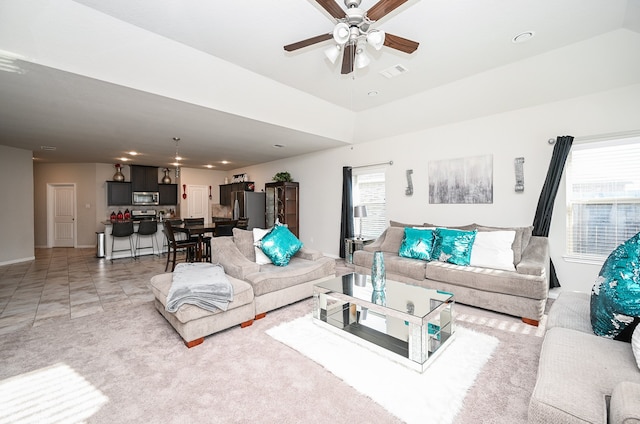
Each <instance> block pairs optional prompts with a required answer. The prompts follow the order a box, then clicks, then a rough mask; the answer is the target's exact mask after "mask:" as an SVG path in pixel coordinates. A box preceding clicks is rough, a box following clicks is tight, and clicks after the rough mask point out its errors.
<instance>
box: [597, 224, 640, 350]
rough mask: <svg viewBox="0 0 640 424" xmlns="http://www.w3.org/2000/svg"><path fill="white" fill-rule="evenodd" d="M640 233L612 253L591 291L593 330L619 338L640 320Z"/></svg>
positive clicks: (601, 334) (598, 333)
mask: <svg viewBox="0 0 640 424" xmlns="http://www.w3.org/2000/svg"><path fill="white" fill-rule="evenodd" d="M639 261H640V233H638V234H636V235H635V236H633V237H631V238H630V239H629V240H627V241H625V242H624V243H622V244H621V245H620V246H618V247H616V249H615V250H614V251H613V252H611V254H610V255H609V257H608V258H607V260H606V261H605V262H604V264H603V265H602V268H601V269H600V273H599V274H598V278H597V280H596V283H595V284H594V286H593V288H592V289H591V327H592V328H593V332H594V333H596V334H597V335H599V336H603V337H608V338H616V337H618V336H619V335H620V334H621V333H622V332H623V330H625V328H626V327H627V326H629V325H630V324H631V323H632V322H633V321H634V317H638V316H640V263H639Z"/></svg>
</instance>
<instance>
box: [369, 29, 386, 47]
mask: <svg viewBox="0 0 640 424" xmlns="http://www.w3.org/2000/svg"><path fill="white" fill-rule="evenodd" d="M384 37H385V34H384V31H380V30H374V31H371V32H369V34H367V43H369V45H370V46H371V47H373V48H374V49H376V50H380V49H381V48H382V46H383V45H384Z"/></svg>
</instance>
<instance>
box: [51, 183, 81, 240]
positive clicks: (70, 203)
mask: <svg viewBox="0 0 640 424" xmlns="http://www.w3.org/2000/svg"><path fill="white" fill-rule="evenodd" d="M75 217H76V185H75V184H47V247H76V233H77V225H76V219H75Z"/></svg>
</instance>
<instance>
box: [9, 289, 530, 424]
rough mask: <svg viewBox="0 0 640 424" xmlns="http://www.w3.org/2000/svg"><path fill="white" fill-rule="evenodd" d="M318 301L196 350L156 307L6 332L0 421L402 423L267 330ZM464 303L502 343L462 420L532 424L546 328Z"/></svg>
mask: <svg viewBox="0 0 640 424" xmlns="http://www.w3.org/2000/svg"><path fill="white" fill-rule="evenodd" d="M311 305H312V302H311V300H310V299H309V300H305V301H302V302H299V303H297V304H294V305H291V306H288V307H285V308H282V309H280V310H277V311H273V312H271V313H269V314H268V315H267V317H266V318H265V319H262V320H259V321H257V322H256V323H255V324H254V325H253V326H251V327H247V328H245V329H241V328H239V327H235V328H233V329H230V330H227V331H224V332H221V333H218V334H216V335H213V336H210V337H208V338H206V339H205V342H204V343H203V344H202V345H200V346H197V347H195V348H193V349H187V348H185V346H184V345H183V343H182V341H181V339H180V338H179V336H178V335H177V334H176V333H175V331H174V330H173V329H172V328H171V327H170V326H169V325H168V324H167V323H166V321H165V320H164V318H162V316H161V315H160V314H158V312H157V311H155V309H154V307H153V305H152V303H150V302H149V303H145V304H142V305H137V306H127V307H122V308H119V309H114V310H109V311H106V312H104V313H102V314H96V315H92V316H89V317H86V318H83V319H77V320H71V321H69V322H66V323H56V324H55V325H54V324H50V325H48V324H45V325H42V326H39V327H34V328H32V329H30V330H27V331H24V332H20V333H18V332H16V333H11V334H6V335H1V336H0V363H1V364H2V367H0V393H5V394H7V393H9V394H11V396H4V395H3V396H0V402H3V401H4V402H11V407H9V406H8V405H7V404H5V405H4V406H3V405H1V404H0V422H4V421H6V422H12V423H14V422H18V423H20V422H38V423H47V422H59V420H58V421H57V419H58V418H59V417H60V416H61V414H62V416H64V417H65V418H67V420H66V422H88V423H115V422H117V423H134V422H136V423H137V422H158V423H159V422H162V423H228V422H235V423H254V422H279V423H280V422H281V423H299V422H305V423H321V422H322V423H326V422H334V423H344V422H350V423H353V422H357V423H363V422H375V423H397V422H400V421H399V420H398V419H397V418H395V417H393V416H392V415H391V414H389V413H388V412H387V411H386V410H385V409H383V408H382V407H381V406H380V405H378V404H377V403H376V402H374V401H373V400H371V399H370V398H368V397H367V396H365V395H363V394H361V393H359V392H358V391H356V390H355V389H353V388H352V387H350V386H348V385H347V384H345V383H343V382H342V381H341V380H340V379H338V378H337V377H335V376H334V375H333V374H331V373H330V372H329V371H327V370H325V369H324V368H323V367H321V366H320V365H318V364H317V363H315V362H314V361H312V360H310V359H308V358H306V357H304V356H303V355H301V354H299V353H298V352H296V351H295V350H293V349H291V348H289V347H287V346H285V345H283V344H281V343H280V342H278V341H276V340H274V339H273V338H271V337H269V336H268V335H267V334H266V333H265V331H266V330H267V329H269V328H271V327H274V326H276V325H278V324H281V323H284V322H287V321H291V320H293V319H295V318H298V317H301V316H303V315H305V314H308V313H309V312H310V311H311ZM456 307H457V309H458V313H459V318H460V320H459V325H461V326H464V327H466V328H470V329H472V330H475V331H478V332H482V333H485V334H489V335H492V336H494V337H497V338H498V339H499V340H500V344H499V346H498V348H497V349H496V350H495V352H494V354H493V356H492V358H491V359H490V360H489V361H488V362H487V364H486V365H485V367H484V368H483V370H482V372H481V373H480V374H479V375H478V377H477V379H476V382H475V385H474V386H473V387H472V389H471V390H470V391H469V393H468V395H467V396H466V398H465V400H464V402H463V407H462V410H461V412H460V414H459V415H458V416H457V418H456V420H455V422H456V423H510V424H511V423H525V422H526V413H527V405H528V401H529V397H530V396H531V392H532V390H533V385H534V382H535V375H536V370H537V363H538V356H539V351H540V346H541V342H542V338H541V337H540V335H541V332H539V331H535V329H534V328H533V327H529V326H526V325H524V324H519V320H518V319H516V318H513V317H508V316H503V315H499V314H494V313H491V312H487V311H482V310H478V309H474V308H470V307H465V306H462V305H457V306H456ZM43 387H44V388H46V389H43ZM18 388H19V389H18ZM45 393H48V394H49V395H48V396H45ZM52 394H55V396H52ZM52 399H53V400H52ZM16 405H17V407H16ZM16 411H17V412H16ZM10 413H11V414H18V415H13V416H11V417H10V416H8V415H9V414H10ZM49 415H50V416H52V417H53V418H52V419H48V418H47V417H48V416H49ZM56 417H57V418H56Z"/></svg>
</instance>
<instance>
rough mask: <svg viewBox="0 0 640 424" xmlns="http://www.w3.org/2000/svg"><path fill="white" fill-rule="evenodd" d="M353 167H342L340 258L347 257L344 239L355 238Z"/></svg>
mask: <svg viewBox="0 0 640 424" xmlns="http://www.w3.org/2000/svg"><path fill="white" fill-rule="evenodd" d="M351 184H352V181H351V167H350V166H344V167H342V213H341V220H340V257H341V258H344V257H345V251H344V239H345V238H347V237H353V197H352V196H351V195H352V193H353V188H352V186H351Z"/></svg>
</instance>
